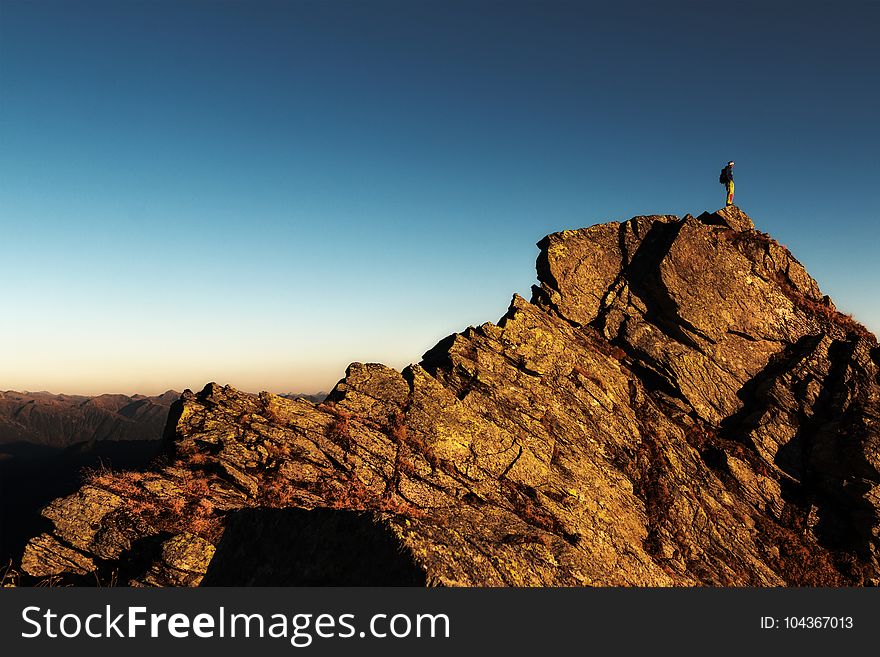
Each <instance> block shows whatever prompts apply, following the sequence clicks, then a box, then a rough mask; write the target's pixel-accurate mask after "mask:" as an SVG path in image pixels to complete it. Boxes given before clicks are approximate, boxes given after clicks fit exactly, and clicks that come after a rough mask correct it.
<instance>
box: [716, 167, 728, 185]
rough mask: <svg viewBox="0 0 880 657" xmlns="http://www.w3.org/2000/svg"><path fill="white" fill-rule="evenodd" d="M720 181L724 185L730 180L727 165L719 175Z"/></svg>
mask: <svg viewBox="0 0 880 657" xmlns="http://www.w3.org/2000/svg"><path fill="white" fill-rule="evenodd" d="M718 182H720V183H721V184H722V185H726V184H727V182H728V179H727V167H724V168H723V169H721V175H720V176H718Z"/></svg>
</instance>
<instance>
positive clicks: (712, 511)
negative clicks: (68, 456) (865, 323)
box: [22, 207, 880, 586]
mask: <svg viewBox="0 0 880 657" xmlns="http://www.w3.org/2000/svg"><path fill="white" fill-rule="evenodd" d="M539 248H540V250H541V252H540V255H539V257H538V263H537V269H538V280H539V285H537V286H535V287H534V290H533V296H532V299H531V301H527V300H525V299H523V298H521V297H519V296H514V298H513V301H512V303H511V305H510V309H509V310H508V312H507V314H506V315H505V316H504V317H503V318H501V320H500V321H499V322H497V323H486V324H483V325H481V326H478V327H470V328H468V329H466V330H464V331H463V332H461V333H457V334H454V335H451V336H449V337H448V338H446V339H444V340H442V341H441V342H440V343H439V344H438V345H436V346H435V347H433V348H432V349H431V350H429V351H428V352H427V353H426V354H425V355H424V357H423V360H422V361H421V362H420V363H418V364H414V365H411V366H409V367H407V368H405V369H404V370H403V371H402V372H398V371H396V370H393V369H390V368H388V367H385V366H383V365H379V364H362V363H353V364H352V365H351V366H350V367H349V368H348V371H347V373H346V376H345V378H344V379H342V380H341V381H340V382H339V383H338V384H337V386H336V388H335V389H334V390H333V391H332V392H331V393H330V395H329V396H328V398H327V399H326V400H325V401H324V402H322V403H319V404H314V403H312V402H309V401H306V400H302V399H299V400H291V399H285V398H282V397H279V396H275V395H271V394H268V393H261V394H259V395H250V394H245V393H242V392H239V391H236V390H234V389H231V388H229V387H222V386H219V385H216V384H209V385H208V386H207V387H205V389H204V390H202V391H201V392H199V393H192V392H190V391H187V392H185V393H184V394H183V396H182V397H181V398H180V400H179V401H178V402H177V403H176V404H175V406H174V407H173V408H172V410H171V414H170V416H169V422H168V428H167V430H166V434H167V435H166V439H167V441H168V455H167V456H166V457H165V458H164V459H163V460H162V461H161V462H157V463H156V464H155V466H154V467H152V468H151V469H149V470H147V471H143V472H96V473H92V474H91V475H90V476H89V478H88V481H87V483H86V484H85V485H84V486H83V488H82V489H81V490H80V491H78V492H77V493H75V494H74V495H71V496H69V497H66V498H62V499H59V500H55V501H54V502H52V503H51V504H50V505H49V506H47V507H46V509H45V510H44V512H43V515H44V516H45V517H46V518H47V519H48V520H50V521H51V522H52V526H53V528H52V530H51V531H49V532H47V533H44V534H41V535H40V536H37V537H35V538H33V539H32V540H31V542H30V543H29V545H28V547H27V549H26V551H25V555H24V558H23V563H22V567H23V569H24V570H25V572H27V573H28V574H30V575H32V576H34V577H42V576H61V577H67V578H69V579H71V581H77V580H76V578H77V577H80V578H85V577H87V576H88V577H92V578H94V577H95V576H97V577H98V580H99V581H103V580H105V579H109V578H117V579H118V581H119V582H121V583H129V584H133V585H149V586H154V585H173V586H192V585H198V584H199V583H200V582H202V580H203V578H205V574H206V573H210V575H209V576H208V577H207V578H206V581H205V583H206V584H208V583H227V584H228V583H238V584H242V583H243V584H247V583H265V582H271V581H273V579H272V577H273V574H275V576H276V577H278V578H280V579H279V580H276V581H280V582H281V583H284V584H298V583H309V584H321V583H337V584H338V583H345V582H346V581H347V580H346V577H348V578H351V581H352V583H370V573H376V577H379V574H380V573H381V583H384V584H389V583H392V584H393V583H395V582H397V583H401V584H413V583H417V584H427V585H449V586H558V585H574V586H581V585H598V586H613V585H627V586H693V585H725V586H779V585H814V586H819V585H822V586H841V585H866V584H878V583H880V579H878V545H880V540H878V537H880V532H878V509H880V474H878V469H880V430H878V424H877V422H878V417H880V385H878V373H880V369H878V362H880V352H878V347H877V342H876V339H875V338H874V336H873V335H871V334H870V333H869V332H868V331H867V330H866V329H864V327H862V326H861V325H859V324H858V323H857V322H855V321H854V320H852V318H850V317H848V316H845V315H842V314H840V313H838V312H837V311H836V309H835V308H834V306H833V304H832V303H831V301H830V299H828V297H826V296H823V294H822V292H821V291H820V289H819V286H818V285H817V284H816V282H815V281H814V280H813V279H812V278H811V277H810V276H809V274H808V273H807V272H806V271H805V270H804V268H803V266H801V264H800V263H799V262H798V261H797V260H796V259H795V258H794V256H792V255H791V253H789V251H788V250H787V249H786V248H784V247H783V246H781V245H780V244H778V243H777V242H775V241H774V240H773V239H772V238H770V237H769V236H767V235H765V234H763V233H761V232H759V231H757V230H755V228H754V224H753V222H752V220H751V219H750V218H749V217H748V216H747V215H746V214H745V213H743V212H742V211H741V210H740V209H739V208H736V207H728V208H724V209H722V210H719V211H718V212H715V213H704V214H703V215H701V216H700V217H696V218H695V217H691V216H686V217H684V218H681V219H680V218H678V217H674V216H668V215H662V216H641V217H634V218H633V219H631V220H629V221H626V222H620V223H606V224H601V225H597V226H593V227H591V228H586V229H582V230H576V231H564V232H561V233H556V234H553V235H549V236H547V237H546V238H544V239H543V240H542V241H541V242H540V243H539ZM285 509H286V510H288V511H285V512H281V510H285ZM242 514H246V515H242ZM255 536H263V537H266V538H265V540H262V541H252V540H251V537H255ZM290 537H295V538H296V540H295V541H294V542H291V540H292V539H291V538H290ZM340 537H342V538H340ZM248 541H250V542H248ZM249 545H252V547H248V546H249ZM292 546H294V547H292ZM322 546H325V547H326V548H327V549H323V548H322ZM293 552H295V553H296V555H297V556H296V558H295V559H294V558H293V557H292V556H291V555H292V554H293ZM364 563H368V564H372V565H373V566H374V568H370V569H364V568H363V564H364ZM242 569H244V571H242ZM243 573H244V574H243ZM376 581H377V582H378V581H380V580H378V579H377V580H376Z"/></svg>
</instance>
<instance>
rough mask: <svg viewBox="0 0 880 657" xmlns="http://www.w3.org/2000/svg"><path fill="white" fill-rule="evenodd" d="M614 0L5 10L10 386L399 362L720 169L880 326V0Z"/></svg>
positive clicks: (272, 373)
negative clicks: (539, 268) (564, 236)
mask: <svg viewBox="0 0 880 657" xmlns="http://www.w3.org/2000/svg"><path fill="white" fill-rule="evenodd" d="M610 4H611V3H605V2H603V3H601V4H596V5H592V4H590V3H578V2H548V1H546V0H542V1H541V2H530V3H522V2H504V3H502V2H477V1H473V2H467V3H464V2H450V1H444V2H429V1H421V2H420V1H410V2H380V1H378V0H375V1H370V2H332V1H330V0H327V1H325V2H268V1H259V0H250V1H248V2H209V1H202V2H186V1H181V0H173V1H169V2H163V1H150V2H147V1H136V0H135V1H124V0H120V1H117V2H85V1H76V0H63V1H59V2H49V1H36V2H21V1H13V0H0V229H2V233H0V280H2V285H3V303H2V307H0V317H2V322H0V390H3V389H18V390H25V389H26V390H50V391H54V392H67V393H99V392H111V391H112V392H126V393H134V392H141V393H155V392H159V391H163V390H165V389H167V388H176V389H178V390H179V389H182V388H186V387H190V388H201V387H202V386H203V385H204V384H205V383H206V382H208V381H218V382H220V383H230V384H232V385H234V386H237V387H239V388H242V389H245V390H254V391H256V390H262V389H268V390H272V391H276V392H281V391H303V392H309V391H316V390H319V389H323V390H327V389H329V388H330V387H332V386H333V384H334V383H335V382H336V380H337V379H339V378H340V377H341V376H342V375H343V373H344V370H345V367H346V365H347V364H348V363H349V362H350V361H352V360H360V361H382V362H385V363H388V364H390V365H393V366H396V367H401V366H404V365H406V364H407V363H410V362H415V361H418V360H419V358H420V357H421V354H422V353H424V352H425V351H426V350H427V349H428V348H429V347H431V346H432V345H433V344H434V343H436V342H437V341H438V340H439V339H440V338H442V337H444V336H445V335H447V334H449V333H451V332H453V331H457V330H461V329H463V328H464V327H466V326H467V325H469V324H479V323H482V322H484V321H496V320H497V319H498V318H499V317H500V316H501V315H502V314H503V313H504V311H505V309H506V308H507V305H508V303H509V301H510V297H511V294H512V293H513V292H518V293H520V294H522V295H523V296H526V297H528V296H529V287H530V285H531V284H532V283H533V282H534V279H535V275H534V259H535V256H536V255H537V249H536V248H535V246H534V244H535V242H536V241H538V240H539V239H540V238H541V237H542V236H543V235H545V234H546V233H549V232H553V231H557V230H561V229H564V228H577V227H582V226H588V225H591V224H594V223H598V222H601V221H608V220H621V219H627V218H629V217H631V216H633V215H636V214H651V213H673V214H679V215H681V214H684V213H686V212H690V213H693V214H697V213H699V212H701V211H703V210H706V209H709V210H714V209H717V208H718V207H719V206H721V205H723V188H722V187H721V186H720V185H719V184H718V182H717V180H718V171H719V169H720V168H721V166H722V165H723V164H724V163H725V162H726V161H727V160H729V159H734V160H736V162H737V168H736V183H737V202H738V204H739V205H740V206H741V207H742V208H743V209H744V210H746V212H748V213H749V214H750V215H751V216H752V217H753V218H754V219H755V221H756V223H757V225H758V227H759V228H760V229H762V230H765V231H768V232H770V233H771V234H773V235H774V236H775V237H777V238H778V239H779V240H780V241H781V242H783V243H784V244H786V245H787V246H789V247H790V248H791V249H792V250H793V252H794V253H795V255H796V256H797V257H798V258H799V259H800V260H801V261H802V262H803V263H804V264H805V265H806V267H807V268H808V270H809V271H810V272H811V273H812V274H813V276H814V277H815V278H816V279H817V280H818V281H819V283H820V285H821V286H822V288H823V290H824V291H825V292H826V293H829V294H831V296H832V297H833V298H834V299H835V301H836V302H837V304H838V306H839V307H840V308H841V309H842V310H845V311H847V312H852V313H854V315H855V316H856V318H857V319H859V320H861V321H862V322H863V323H865V324H866V325H867V326H868V327H869V328H871V329H872V330H873V331H875V332H877V331H878V330H880V301H878V297H877V293H876V290H877V289H878V287H880V259H878V257H877V245H878V238H880V225H878V219H880V217H878V210H877V208H878V198H877V196H878V193H880V182H878V181H880V166H878V153H877V151H878V150H880V127H878V114H880V102H878V101H880V66H878V63H880V47H878V45H877V44H878V42H880V40H878V39H877V32H878V27H880V3H877V2H868V3H846V2H833V3H832V2H827V3H822V4H820V5H816V6H811V5H810V4H809V3H805V2H797V3H768V2H759V3H742V2H734V1H730V0H726V1H724V2H703V1H701V2H687V3H685V2H652V3H626V2H624V3H619V2H618V3H616V4H615V7H614V8H611V7H610V6H609V5H610ZM768 5H770V6H768Z"/></svg>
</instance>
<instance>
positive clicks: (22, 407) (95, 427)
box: [0, 390, 180, 452]
mask: <svg viewBox="0 0 880 657" xmlns="http://www.w3.org/2000/svg"><path fill="white" fill-rule="evenodd" d="M179 397H180V393H179V392H176V391H174V390H168V391H167V392H164V393H162V394H161V395H156V396H153V397H148V396H145V395H133V396H131V397H129V396H128V395H98V396H95V397H87V396H80V395H55V394H51V393H48V392H15V391H11V390H8V391H6V392H0V452H3V451H4V450H3V446H4V445H9V444H11V443H28V444H31V445H41V446H44V447H61V448H63V447H68V446H70V445H74V444H77V443H91V442H96V441H104V440H157V439H159V438H161V437H162V431H163V429H164V427H165V420H166V419H167V417H168V409H169V408H170V407H171V404H172V403H173V402H174V401H175V400H177V399H178V398H179Z"/></svg>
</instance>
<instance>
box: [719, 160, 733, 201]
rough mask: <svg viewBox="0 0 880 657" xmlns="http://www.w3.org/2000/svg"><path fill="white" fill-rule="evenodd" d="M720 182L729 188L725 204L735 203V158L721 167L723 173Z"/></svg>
mask: <svg viewBox="0 0 880 657" xmlns="http://www.w3.org/2000/svg"><path fill="white" fill-rule="evenodd" d="M718 182H720V183H721V184H722V185H724V186H725V187H726V188H727V203H726V204H725V205H733V160H731V161H730V162H728V163H727V166H726V167H724V168H723V169H721V175H720V176H719V177H718Z"/></svg>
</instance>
